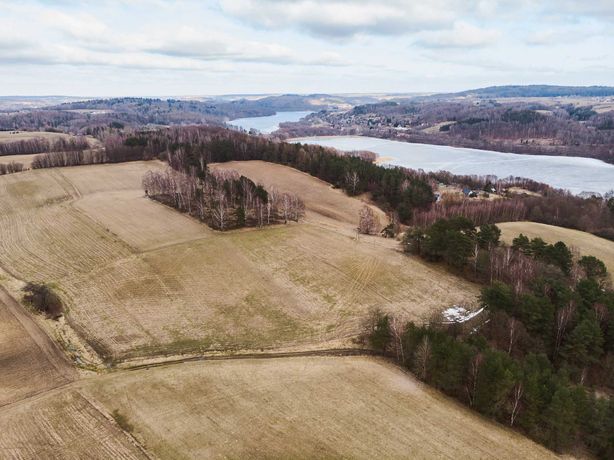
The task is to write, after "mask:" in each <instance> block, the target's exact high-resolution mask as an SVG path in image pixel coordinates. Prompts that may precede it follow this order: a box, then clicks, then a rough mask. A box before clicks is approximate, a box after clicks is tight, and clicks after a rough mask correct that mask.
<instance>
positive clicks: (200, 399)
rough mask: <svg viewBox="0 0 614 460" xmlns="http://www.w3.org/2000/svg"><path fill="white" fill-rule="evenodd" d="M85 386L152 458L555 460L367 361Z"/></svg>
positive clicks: (244, 364) (194, 367) (189, 367)
mask: <svg viewBox="0 0 614 460" xmlns="http://www.w3.org/2000/svg"><path fill="white" fill-rule="evenodd" d="M83 387H84V388H83V390H82V392H83V394H86V395H90V396H89V397H90V398H95V399H96V400H98V401H100V403H102V405H103V406H104V407H105V409H106V411H107V412H112V411H114V410H116V409H117V410H119V411H120V413H121V414H122V415H123V416H125V417H126V418H127V420H128V422H129V423H130V424H132V425H133V426H134V431H133V434H134V436H135V438H136V439H137V440H138V441H139V442H140V444H141V445H143V446H144V447H145V448H146V449H147V450H148V451H150V452H152V453H153V454H154V455H156V456H158V457H160V458H186V459H189V458H357V459H360V458H364V459H368V458H391V459H392V458H412V459H416V458H420V459H427V458H429V459H430V458H449V459H460V458H497V459H516V458H524V459H530V458H534V459H538V458H539V459H544V458H556V456H555V455H554V454H552V453H551V452H549V451H548V450H546V449H545V448H543V447H541V446H538V445H537V444H535V443H533V442H532V441H530V440H528V439H526V438H524V437H523V436H521V435H519V434H517V433H514V432H513V431H511V430H508V429H507V428H504V427H502V426H500V425H497V424H494V423H492V422H490V421H487V420H486V419H484V418H482V417H480V416H479V415H477V414H475V413H474V412H472V411H470V410H469V409H467V408H465V407H463V406H461V405H460V404H458V403H456V402H454V401H452V400H450V399H449V398H446V397H445V396H443V395H441V394H440V393H438V392H437V391H434V390H432V389H430V388H428V387H427V386H425V385H423V384H422V383H420V382H418V381H417V380H416V379H414V378H413V377H412V376H410V375H408V374H406V373H404V372H402V371H401V370H400V369H399V368H397V367H395V366H393V365H391V364H389V363H388V362H386V361H383V360H380V359H375V358H365V357H302V358H278V359H256V360H254V359H252V360H224V361H211V362H198V363H189V364H181V365H172V366H165V367H158V368H153V369H147V370H138V371H126V372H120V373H116V374H110V375H107V376H104V377H101V378H99V379H95V380H91V381H89V382H85V383H84V385H83Z"/></svg>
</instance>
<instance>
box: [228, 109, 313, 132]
mask: <svg viewBox="0 0 614 460" xmlns="http://www.w3.org/2000/svg"><path fill="white" fill-rule="evenodd" d="M310 113H312V112H304V111H303V112H277V113H276V114H275V115H271V116H268V117H250V118H237V119H236V120H231V121H229V122H228V124H229V125H232V126H238V127H239V128H243V129H244V130H246V131H249V130H250V129H255V130H257V131H259V132H261V133H262V134H269V133H272V132H273V131H277V130H278V129H279V124H280V123H284V122H286V121H299V120H300V119H301V118H303V117H306V116H307V115H309V114H310Z"/></svg>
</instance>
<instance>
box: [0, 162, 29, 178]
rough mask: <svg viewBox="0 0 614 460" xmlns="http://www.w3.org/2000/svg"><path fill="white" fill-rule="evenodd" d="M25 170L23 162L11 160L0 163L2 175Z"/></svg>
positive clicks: (0, 173) (0, 174)
mask: <svg viewBox="0 0 614 460" xmlns="http://www.w3.org/2000/svg"><path fill="white" fill-rule="evenodd" d="M23 170H24V166H23V163H19V162H16V161H11V162H10V163H0V176H3V175H5V174H13V173H17V172H21V171H23Z"/></svg>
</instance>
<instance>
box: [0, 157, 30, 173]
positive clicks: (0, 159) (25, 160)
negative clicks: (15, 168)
mask: <svg viewBox="0 0 614 460" xmlns="http://www.w3.org/2000/svg"><path fill="white" fill-rule="evenodd" d="M36 155H37V154H32V155H1V156H0V164H9V163H13V162H14V163H21V164H22V165H23V166H24V168H26V169H29V168H30V166H31V165H32V160H33V159H34V157H35V156H36Z"/></svg>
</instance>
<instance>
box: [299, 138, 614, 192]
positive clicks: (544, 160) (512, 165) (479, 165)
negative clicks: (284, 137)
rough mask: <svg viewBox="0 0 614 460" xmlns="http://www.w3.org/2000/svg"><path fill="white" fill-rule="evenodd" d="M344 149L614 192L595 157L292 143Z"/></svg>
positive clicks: (385, 143) (410, 163)
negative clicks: (367, 151)
mask: <svg viewBox="0 0 614 460" xmlns="http://www.w3.org/2000/svg"><path fill="white" fill-rule="evenodd" d="M291 142H302V143H309V144H318V145H323V146H327V147H334V148H336V149H338V150H346V151H351V150H370V151H372V152H375V153H377V154H379V155H380V157H385V158H382V159H383V160H385V161H383V162H382V163H388V164H392V165H397V166H405V167H407V168H413V169H423V170H425V171H439V170H446V171H450V172H452V173H454V174H476V175H487V174H494V175H496V176H498V177H499V178H504V177H508V176H519V177H526V178H529V179H533V180H536V181H538V182H543V183H546V184H549V185H551V186H553V187H556V188H562V189H567V190H569V191H570V192H572V193H575V194H577V193H581V192H584V191H589V192H599V193H602V194H603V193H605V192H607V191H609V190H612V189H613V188H614V165H611V164H608V163H604V162H603V161H600V160H594V159H592V158H580V157H555V156H543V155H542V156H540V155H519V154H515V153H503V152H493V151H488V150H476V149H467V148H460V147H447V146H441V145H427V144H410V143H408V142H398V141H390V140H386V139H377V138H373V137H363V136H327V137H306V138H300V139H292V140H291Z"/></svg>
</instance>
